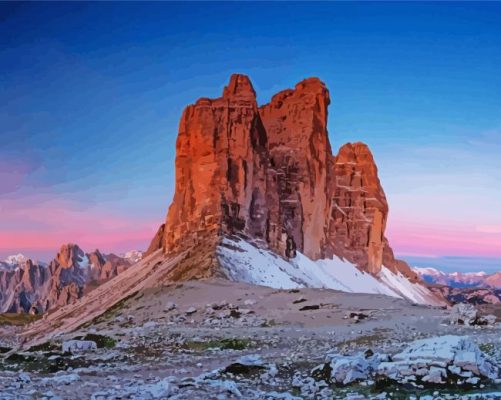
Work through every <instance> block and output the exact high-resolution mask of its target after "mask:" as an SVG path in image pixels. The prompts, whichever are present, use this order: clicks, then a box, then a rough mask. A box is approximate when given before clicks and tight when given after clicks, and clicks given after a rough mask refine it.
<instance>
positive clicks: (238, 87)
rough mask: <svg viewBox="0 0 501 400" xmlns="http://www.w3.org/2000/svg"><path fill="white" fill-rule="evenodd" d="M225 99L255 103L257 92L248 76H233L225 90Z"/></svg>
mask: <svg viewBox="0 0 501 400" xmlns="http://www.w3.org/2000/svg"><path fill="white" fill-rule="evenodd" d="M223 98H224V99H235V100H247V101H250V102H252V101H255V100H256V92H255V90H254V87H253V86H252V83H251V81H250V79H249V77H248V76H246V75H241V74H233V75H231V77H230V83H229V84H228V86H225V88H224V90H223Z"/></svg>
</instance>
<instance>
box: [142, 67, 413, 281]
mask: <svg viewBox="0 0 501 400" xmlns="http://www.w3.org/2000/svg"><path fill="white" fill-rule="evenodd" d="M329 103H330V97H329V92H328V90H327V88H326V87H325V85H324V84H323V83H322V82H321V81H320V80H319V79H317V78H309V79H306V80H304V81H302V82H300V83H298V84H297V85H296V86H295V88H294V89H288V90H284V91H282V92H279V93H278V94H276V95H275V96H273V98H272V99H271V101H270V103H269V104H266V105H263V106H261V107H258V105H257V102H256V93H255V91H254V89H253V87H252V84H251V82H250V80H249V79H248V78H247V77H246V76H243V75H233V76H232V77H231V79H230V83H229V85H228V86H227V87H225V89H224V91H223V95H222V97H220V98H217V99H207V98H202V99H199V100H198V101H197V102H196V103H195V104H194V105H190V106H188V107H187V108H186V109H185V110H184V112H183V115H182V117H181V122H180V124H179V135H178V139H177V145H176V189H175V195H174V199H173V201H172V204H171V206H170V208H169V212H168V215H167V219H166V222H165V225H162V226H161V228H160V229H159V232H158V233H157V235H156V237H155V239H154V240H153V241H152V244H151V246H150V249H149V251H148V253H151V252H153V251H154V250H156V249H158V248H163V249H164V251H165V252H166V253H177V252H179V251H182V250H185V249H188V248H193V247H194V246H195V247H197V246H198V247H199V248H201V247H203V246H207V248H208V249H209V250H210V248H211V246H215V245H216V244H217V243H218V242H219V240H220V239H221V237H223V236H224V235H231V234H240V235H243V236H244V237H247V238H250V239H252V240H253V241H254V242H256V243H261V245H262V246H264V247H267V248H269V249H271V250H273V251H274V252H276V253H278V254H279V255H281V256H282V257H285V258H294V257H295V255H296V251H300V252H301V253H303V254H305V255H306V256H308V257H309V258H311V259H314V260H316V259H320V258H329V257H332V256H337V257H340V258H342V259H346V260H348V261H350V262H352V263H354V264H356V265H357V266H358V267H359V268H360V269H362V270H365V271H367V272H370V273H371V274H374V275H376V274H377V273H378V272H379V271H380V270H381V267H382V265H383V263H384V265H385V266H386V267H388V268H389V269H390V270H392V271H394V272H396V271H400V272H402V273H403V274H404V275H406V276H408V277H409V278H411V279H417V278H416V276H415V274H413V273H412V272H411V271H410V269H409V268H408V266H407V265H406V264H405V263H403V262H401V261H397V260H395V258H394V256H393V252H392V251H391V248H390V247H389V244H388V241H387V239H386V238H385V236H384V231H385V226H386V220H387V216H388V204H387V201H386V197H385V194H384V191H383V189H382V186H381V184H380V182H379V178H378V174H377V168H376V165H375V162H374V159H373V157H372V154H371V152H370V150H369V149H368V147H367V146H366V145H364V144H362V143H355V144H351V143H348V144H346V145H344V146H342V147H341V149H340V150H339V154H338V155H336V156H334V155H333V154H332V151H331V145H330V143H329V137H328V133H327V114H328V113H327V107H328V105H329ZM209 252H210V251H209ZM185 268H186V269H187V270H189V269H190V268H191V267H190V266H185ZM193 268H196V269H198V271H195V272H193V273H192V274H190V273H187V271H184V272H183V273H182V275H183V276H188V275H189V276H190V277H196V276H201V275H206V272H207V271H206V269H204V268H205V267H203V268H200V267H193ZM211 270H213V265H212V267H211Z"/></svg>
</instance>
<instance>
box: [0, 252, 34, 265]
mask: <svg viewBox="0 0 501 400" xmlns="http://www.w3.org/2000/svg"><path fill="white" fill-rule="evenodd" d="M27 260H28V257H26V256H25V255H24V254H21V253H19V254H14V255H12V256H8V257H7V258H6V259H5V261H4V262H3V263H2V264H7V265H12V266H14V265H17V264H22V263H25V262H26V261H27Z"/></svg>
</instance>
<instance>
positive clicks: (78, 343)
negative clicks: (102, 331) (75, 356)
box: [63, 340, 97, 353]
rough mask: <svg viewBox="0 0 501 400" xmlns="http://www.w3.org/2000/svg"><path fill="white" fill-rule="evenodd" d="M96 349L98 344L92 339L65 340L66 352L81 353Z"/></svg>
mask: <svg viewBox="0 0 501 400" xmlns="http://www.w3.org/2000/svg"><path fill="white" fill-rule="evenodd" d="M96 349H97V344H96V342H94V341H92V340H67V341H65V342H63V352H64V353H67V352H69V353H79V352H85V351H91V350H96Z"/></svg>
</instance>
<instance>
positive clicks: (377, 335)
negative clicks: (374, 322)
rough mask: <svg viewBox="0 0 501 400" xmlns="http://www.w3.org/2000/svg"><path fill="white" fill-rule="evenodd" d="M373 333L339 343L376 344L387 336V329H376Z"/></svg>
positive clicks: (347, 344)
mask: <svg viewBox="0 0 501 400" xmlns="http://www.w3.org/2000/svg"><path fill="white" fill-rule="evenodd" d="M373 332H374V333H373V334H371V335H360V336H357V337H355V338H353V339H348V340H345V341H342V342H340V343H338V345H346V346H351V345H355V346H369V347H370V346H373V345H374V344H376V343H378V342H380V341H382V340H385V339H386V338H387V336H388V335H387V332H388V330H387V329H374V330H373Z"/></svg>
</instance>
